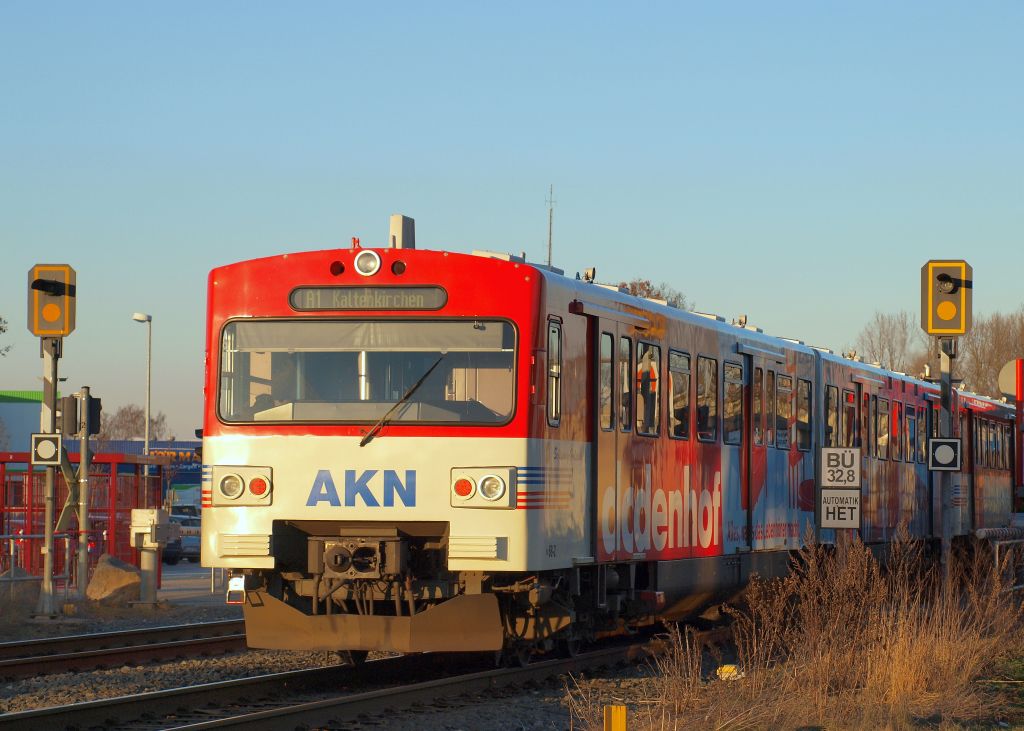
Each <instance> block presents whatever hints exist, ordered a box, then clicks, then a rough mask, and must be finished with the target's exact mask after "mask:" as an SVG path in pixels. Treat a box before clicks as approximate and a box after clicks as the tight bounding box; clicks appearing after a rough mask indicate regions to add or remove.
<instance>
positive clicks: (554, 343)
mask: <svg viewBox="0 0 1024 731" xmlns="http://www.w3.org/2000/svg"><path fill="white" fill-rule="evenodd" d="M547 398H548V425H549V426H558V424H559V423H560V422H561V420H562V323H560V322H558V321H556V320H549V321H548V394H547Z"/></svg>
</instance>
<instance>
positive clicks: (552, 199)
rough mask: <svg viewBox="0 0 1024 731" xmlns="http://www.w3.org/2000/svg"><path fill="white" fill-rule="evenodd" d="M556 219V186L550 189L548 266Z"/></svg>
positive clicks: (549, 264) (552, 185)
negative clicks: (552, 231) (552, 230)
mask: <svg viewBox="0 0 1024 731" xmlns="http://www.w3.org/2000/svg"><path fill="white" fill-rule="evenodd" d="M554 220H555V186H554V183H552V184H551V187H550V188H549V190H548V266H551V224H552V222H553V221H554Z"/></svg>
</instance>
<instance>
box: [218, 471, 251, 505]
mask: <svg viewBox="0 0 1024 731" xmlns="http://www.w3.org/2000/svg"><path fill="white" fill-rule="evenodd" d="M244 489H245V483H244V482H243V481H242V478H241V477H239V476H238V475H235V474H230V475H224V476H223V477H222V478H220V494H221V495H223V496H224V497H226V498H228V499H229V500H235V499H236V498H238V496H240V495H241V494H242V491H243V490H244Z"/></svg>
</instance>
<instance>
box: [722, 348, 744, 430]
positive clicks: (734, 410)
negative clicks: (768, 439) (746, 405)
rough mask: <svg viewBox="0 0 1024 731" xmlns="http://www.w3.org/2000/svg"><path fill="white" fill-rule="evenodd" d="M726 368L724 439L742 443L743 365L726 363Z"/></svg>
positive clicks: (723, 411)
mask: <svg viewBox="0 0 1024 731" xmlns="http://www.w3.org/2000/svg"><path fill="white" fill-rule="evenodd" d="M724 370H725V394H724V396H725V398H724V399H723V400H722V437H723V439H722V440H723V441H724V442H725V443H726V444H740V443H741V442H742V441H743V366H741V365H737V364H736V363H726V364H725V368H724Z"/></svg>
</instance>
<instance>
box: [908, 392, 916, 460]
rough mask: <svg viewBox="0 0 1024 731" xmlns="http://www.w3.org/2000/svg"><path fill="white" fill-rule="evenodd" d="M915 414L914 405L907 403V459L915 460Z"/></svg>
mask: <svg viewBox="0 0 1024 731" xmlns="http://www.w3.org/2000/svg"><path fill="white" fill-rule="evenodd" d="M916 450H917V416H916V415H915V414H914V407H913V406H911V405H910V404H907V461H908V462H916V461H917V452H916Z"/></svg>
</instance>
